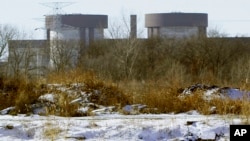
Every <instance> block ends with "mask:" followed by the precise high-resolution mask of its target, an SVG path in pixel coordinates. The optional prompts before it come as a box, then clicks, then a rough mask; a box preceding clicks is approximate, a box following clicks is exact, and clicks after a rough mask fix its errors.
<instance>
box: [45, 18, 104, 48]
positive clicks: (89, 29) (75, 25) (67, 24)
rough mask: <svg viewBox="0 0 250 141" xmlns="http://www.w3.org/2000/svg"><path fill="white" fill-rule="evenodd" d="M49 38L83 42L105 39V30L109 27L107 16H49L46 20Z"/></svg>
mask: <svg viewBox="0 0 250 141" xmlns="http://www.w3.org/2000/svg"><path fill="white" fill-rule="evenodd" d="M45 24H46V25H45V26H46V29H47V38H48V39H49V40H55V39H56V40H81V41H82V42H85V43H86V44H88V43H89V42H90V41H94V40H98V39H103V38H104V29H105V28H107V27H108V16H107V15H83V14H67V15H47V16H46V18H45Z"/></svg>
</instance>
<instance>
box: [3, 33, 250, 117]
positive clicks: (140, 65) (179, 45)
mask: <svg viewBox="0 0 250 141" xmlns="http://www.w3.org/2000/svg"><path fill="white" fill-rule="evenodd" d="M63 45H66V44H63ZM81 51H82V54H81V56H80V57H79V58H78V59H79V61H78V63H77V64H76V65H74V66H73V67H72V66H70V64H71V63H70V56H71V55H72V54H71V52H67V53H69V54H67V56H66V57H65V56H60V58H61V60H60V61H59V62H56V60H54V63H55V64H56V63H57V64H56V65H57V68H56V70H55V71H53V70H50V71H48V74H47V75H46V76H44V77H42V78H36V79H34V77H28V76H27V75H29V73H28V72H25V73H20V72H21V70H18V68H15V69H17V70H15V72H18V75H13V76H9V75H5V74H6V72H2V71H0V72H1V77H0V101H1V104H0V110H2V109H4V108H7V107H9V106H15V107H16V110H15V113H29V112H30V107H29V105H30V104H32V103H34V102H35V101H36V99H37V98H38V97H39V96H40V95H42V94H44V93H46V92H47V91H48V90H46V89H44V88H43V87H42V86H43V84H51V83H57V84H58V83H59V84H72V83H84V84H85V85H86V87H85V90H86V91H93V90H95V89H101V90H102V92H103V96H104V97H105V100H104V101H103V100H100V99H97V103H98V104H101V105H115V104H120V105H125V104H133V103H141V104H146V105H148V106H149V107H151V108H157V109H158V110H156V111H149V112H155V113H169V112H176V113H179V112H185V111H189V110H194V109H196V110H198V111H200V112H202V113H204V114H210V111H209V107H211V106H216V107H217V111H216V112H217V113H219V114H228V113H234V114H249V112H247V110H246V109H249V102H248V101H232V100H230V99H228V100H223V101H221V100H218V99H217V100H212V101H209V102H208V101H205V100H203V99H202V98H201V96H200V94H199V92H197V93H198V94H196V95H193V96H190V97H186V98H184V99H180V98H179V97H178V96H179V91H178V90H179V89H180V88H185V87H187V86H189V85H191V84H194V83H205V84H211V85H219V86H230V87H231V86H232V87H237V88H241V89H244V90H250V83H249V80H248V79H249V76H250V56H249V52H250V41H249V40H245V39H244V38H231V39H230V38H202V37H201V38H189V39H183V40H180V39H162V38H151V39H132V38H128V39H120V40H113V39H110V40H103V41H96V42H94V43H92V44H90V46H89V47H88V48H84V50H81ZM63 52H65V51H63ZM60 55H63V54H62V53H61V54H60ZM28 58H29V57H28ZM63 59H66V60H67V62H66V64H67V66H63V65H62V64H64V62H63ZM27 61H28V60H27ZM64 65H65V64H64ZM117 94H119V95H117ZM61 96H62V98H61V100H62V102H61V104H60V106H61V108H62V109H63V110H62V111H63V112H62V115H63V116H70V115H74V114H75V113H70V111H72V110H71V109H72V108H76V107H77V105H73V107H70V106H69V105H68V102H69V101H67V99H69V98H68V97H67V96H65V95H64V94H62V95H61ZM65 101H66V102H65ZM232 105H233V106H232ZM65 111H66V112H65ZM15 113H14V114H15ZM63 113H64V114H63Z"/></svg>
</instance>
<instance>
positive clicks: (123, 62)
mask: <svg viewBox="0 0 250 141" xmlns="http://www.w3.org/2000/svg"><path fill="white" fill-rule="evenodd" d="M117 23H118V24H117ZM130 32H131V31H130V26H129V22H128V20H127V19H126V18H125V16H122V19H121V20H120V22H117V21H116V23H115V24H112V26H111V27H110V29H109V32H108V33H109V37H110V38H111V39H115V40H112V41H113V46H114V47H113V48H114V50H113V51H114V54H113V55H114V59H115V60H116V62H117V63H116V65H117V66H118V67H119V68H120V69H121V72H122V74H121V75H122V76H124V77H125V78H130V77H131V76H132V75H133V72H134V65H135V62H136V59H137V56H138V53H139V46H140V43H141V42H140V41H139V40H138V39H137V38H132V37H130Z"/></svg>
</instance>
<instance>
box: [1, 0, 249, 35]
mask: <svg viewBox="0 0 250 141" xmlns="http://www.w3.org/2000/svg"><path fill="white" fill-rule="evenodd" d="M45 2H58V1H53V0H50V1H49V0H0V24H11V25H14V26H17V27H18V28H19V29H22V30H25V31H27V32H30V33H32V35H33V38H36V39H40V38H44V37H45V35H44V31H43V30H36V31H35V30H34V29H35V28H39V27H44V22H42V21H38V20H35V19H36V18H44V15H46V14H53V13H52V10H51V9H50V8H48V7H44V6H42V5H41V4H40V3H45ZM59 2H74V4H72V5H71V6H68V7H65V8H63V10H64V11H65V12H66V13H67V14H72V13H81V14H106V15H108V17H109V21H110V22H112V23H113V22H116V21H118V20H121V19H122V16H125V17H127V18H129V15H130V14H137V18H138V22H139V23H138V29H139V30H143V31H144V34H146V32H145V27H144V16H145V14H146V13H166V12H197V13H208V20H209V27H208V29H215V28H216V29H217V30H219V31H220V32H223V33H227V34H229V35H230V36H250V26H249V25H250V0H67V1H65V0H59Z"/></svg>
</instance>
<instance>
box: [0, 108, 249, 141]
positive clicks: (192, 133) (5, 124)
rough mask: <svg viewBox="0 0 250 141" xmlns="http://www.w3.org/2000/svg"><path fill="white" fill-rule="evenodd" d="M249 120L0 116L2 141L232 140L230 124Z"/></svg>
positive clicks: (193, 114) (187, 115)
mask: <svg viewBox="0 0 250 141" xmlns="http://www.w3.org/2000/svg"><path fill="white" fill-rule="evenodd" d="M245 121H246V120H245V119H244V118H242V117H237V116H229V115H227V116H218V115H210V116H204V115H200V114H198V113H197V112H196V111H192V112H189V113H183V114H175V115H174V114H160V115H152V114H148V115H143V114H142V115H119V114H108V115H99V116H91V117H71V118H64V117H55V116H39V115H30V116H25V115H18V116H11V115H2V116H0V140H4V141H23V140H29V141H38V140H43V141H44V140H61V141H63V140H68V141H74V140H89V141H102V140H104V141H105V140H108V141H110V140H111V141H118V140H119V141H128V140H129V141H166V140H183V141H187V140H198V139H202V140H208V139H211V140H214V139H215V140H229V125H230V124H242V123H243V122H245Z"/></svg>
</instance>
